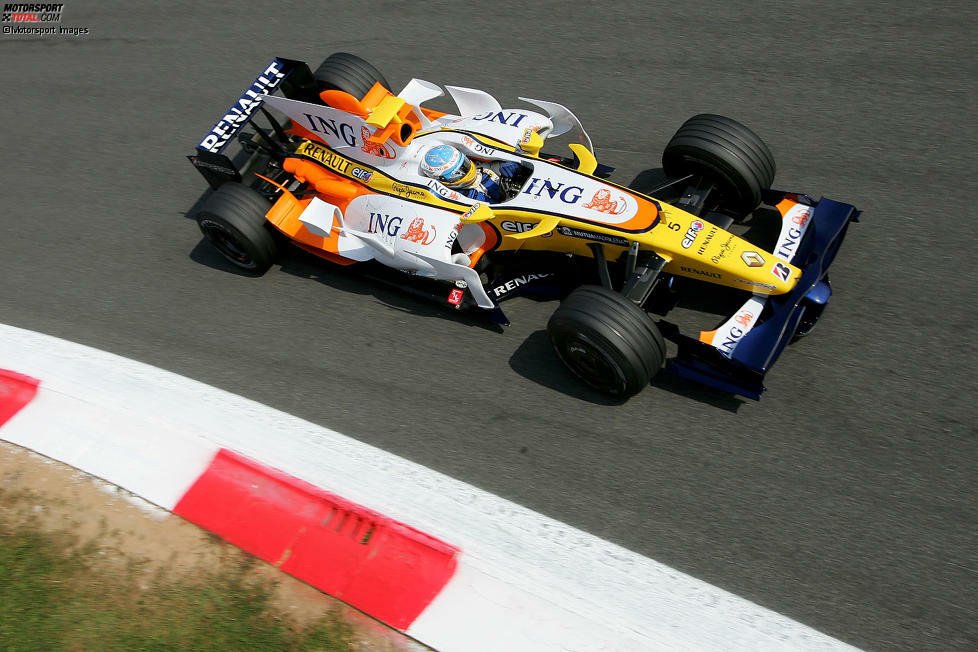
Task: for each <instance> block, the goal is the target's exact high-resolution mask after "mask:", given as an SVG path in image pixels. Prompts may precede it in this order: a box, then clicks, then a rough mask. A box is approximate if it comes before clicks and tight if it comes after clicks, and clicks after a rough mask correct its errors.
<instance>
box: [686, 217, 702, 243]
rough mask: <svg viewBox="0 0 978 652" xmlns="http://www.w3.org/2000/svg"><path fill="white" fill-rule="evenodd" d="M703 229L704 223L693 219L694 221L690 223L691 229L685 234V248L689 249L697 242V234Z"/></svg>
mask: <svg viewBox="0 0 978 652" xmlns="http://www.w3.org/2000/svg"><path fill="white" fill-rule="evenodd" d="M702 230H703V223H702V222H700V221H699V220H693V223H692V224H690V225H689V229H687V230H686V234H685V235H684V236H683V249H689V248H690V247H692V246H693V243H694V242H696V235H697V234H698V233H699V232H700V231H702Z"/></svg>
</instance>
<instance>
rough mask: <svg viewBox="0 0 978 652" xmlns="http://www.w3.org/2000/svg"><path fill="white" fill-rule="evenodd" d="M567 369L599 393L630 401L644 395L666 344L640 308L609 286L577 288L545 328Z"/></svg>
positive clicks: (659, 363)
mask: <svg viewBox="0 0 978 652" xmlns="http://www.w3.org/2000/svg"><path fill="white" fill-rule="evenodd" d="M547 333H548V334H549V335H550V341H551V343H552V344H553V347H554V350H555V351H556V352H557V355H558V357H560V359H561V361H562V362H563V363H564V365H565V366H566V367H567V368H568V369H569V370H570V371H571V372H573V373H574V374H575V375H576V376H578V377H579V378H581V380H583V381H584V382H586V383H587V384H588V385H590V386H591V387H593V388H595V389H596V390H598V391H599V392H601V393H603V394H606V395H608V396H612V397H615V398H618V399H626V398H628V397H630V396H633V395H635V394H637V393H638V392H640V391H641V390H642V389H643V388H645V386H646V385H648V384H649V382H650V381H651V379H652V376H654V375H655V373H656V372H657V371H658V370H659V368H660V367H661V366H662V363H663V361H664V359H665V354H666V347H665V341H664V340H663V339H662V334H661V333H660V332H659V329H658V327H657V326H656V325H655V324H654V323H653V322H652V320H651V319H649V317H648V315H646V314H645V311H643V310H642V309H641V308H639V307H638V306H636V305H635V304H634V303H632V302H631V301H629V300H628V299H626V298H625V297H623V296H622V295H620V294H618V293H617V292H614V291H612V290H608V289H606V288H603V287H600V286H595V285H585V286H582V287H580V288H578V289H576V290H574V291H573V292H572V293H571V294H570V295H568V297H567V298H566V299H564V301H563V302H562V303H561V304H560V307H558V308H557V310H556V311H555V312H554V314H553V316H552V317H551V318H550V321H549V323H548V324H547Z"/></svg>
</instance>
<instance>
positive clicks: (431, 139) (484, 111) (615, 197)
mask: <svg viewBox="0 0 978 652" xmlns="http://www.w3.org/2000/svg"><path fill="white" fill-rule="evenodd" d="M446 88H448V90H449V92H450V93H451V95H452V97H453V98H454V99H455V101H456V103H457V104H458V105H459V110H460V114H461V115H459V116H453V115H446V116H442V117H440V118H437V119H436V120H429V119H428V118H427V117H426V116H422V118H421V119H422V124H423V125H424V124H426V125H429V126H430V127H431V128H430V130H426V131H422V132H421V133H419V134H417V135H416V136H415V137H414V139H413V140H412V141H411V142H410V143H409V144H408V145H406V146H399V145H397V144H395V143H394V142H393V140H388V141H387V142H386V143H383V144H376V143H372V142H370V141H369V138H370V136H371V134H372V133H373V132H374V127H372V126H370V125H368V124H367V123H366V121H365V120H364V119H363V118H360V117H359V116H356V115H353V114H350V113H348V112H346V111H342V110H339V109H335V108H332V107H329V106H324V105H321V104H313V103H309V102H301V101H298V100H290V99H287V98H283V97H278V96H274V95H263V96H262V99H263V100H264V101H266V102H267V103H268V104H269V105H270V106H272V107H274V108H276V109H278V110H279V111H281V112H282V113H284V114H285V115H287V116H289V118H291V119H292V120H293V121H295V123H296V124H298V125H300V126H302V127H304V128H305V129H307V130H309V131H310V132H311V133H312V134H313V136H314V137H315V138H316V139H318V140H320V141H321V142H322V143H324V144H326V145H327V146H328V147H330V148H331V149H333V150H335V151H336V152H338V153H340V154H342V155H343V156H345V157H348V158H351V159H354V160H356V161H360V162H362V163H364V164H366V165H369V166H370V167H372V168H374V169H377V170H380V171H382V172H385V173H387V174H388V175H390V176H391V177H393V178H394V179H397V181H398V182H399V183H401V184H405V185H404V187H405V188H407V189H408V191H410V186H412V185H413V186H417V187H418V188H417V190H416V191H417V192H423V191H424V188H427V189H430V190H431V191H433V192H434V193H436V194H437V195H439V196H441V197H443V198H445V199H448V200H450V201H456V202H459V210H458V212H455V211H452V210H445V209H441V208H436V207H433V206H430V205H426V204H424V203H423V202H416V201H408V200H407V199H402V198H400V197H396V196H391V195H387V194H375V195H364V196H360V197H356V198H354V199H353V200H352V201H351V202H350V204H349V205H348V206H347V208H346V211H345V213H341V212H340V210H339V208H337V207H336V206H333V205H332V204H329V203H327V202H324V201H322V200H319V199H316V200H314V201H312V202H310V204H309V206H308V207H307V208H306V210H305V211H304V212H303V214H302V216H301V217H300V220H301V221H302V222H303V223H304V224H305V225H306V227H307V228H309V229H310V230H311V231H313V233H316V234H318V235H323V236H325V235H326V234H328V233H333V234H337V232H338V238H339V240H338V253H339V254H340V255H342V256H344V257H346V258H349V259H351V260H357V261H363V260H370V259H374V260H377V261H378V262H380V263H382V264H384V265H387V266H389V267H393V268H395V269H400V270H403V271H405V272H407V273H410V274H417V275H419V276H426V277H431V278H437V279H441V280H450V281H464V282H465V283H467V284H468V288H469V290H470V292H471V294H472V296H473V298H474V299H475V300H476V302H477V303H478V305H479V306H480V307H483V308H492V307H493V305H494V304H493V303H492V301H491V300H490V299H489V297H488V295H487V294H486V292H485V289H484V288H483V286H482V283H481V281H480V279H479V276H478V274H477V273H476V272H475V271H474V270H472V269H470V268H468V267H466V266H464V265H459V264H456V263H455V262H453V260H452V246H453V244H454V243H455V241H456V239H457V240H458V244H459V246H460V247H461V249H462V251H463V252H464V253H466V254H470V253H472V252H473V251H474V250H475V249H477V248H478V247H479V246H481V245H482V244H483V243H484V241H485V234H484V233H483V231H482V229H481V227H479V226H478V225H465V226H463V225H462V224H461V223H460V219H459V218H460V213H463V212H464V211H465V207H466V206H469V205H472V204H474V203H475V202H476V200H474V199H469V198H467V197H464V196H462V195H461V194H459V193H458V192H456V191H454V190H452V189H450V188H447V187H445V186H444V185H442V184H441V183H439V182H437V181H435V180H434V179H430V178H428V177H426V176H424V175H423V174H422V173H421V160H422V158H423V156H424V152H426V151H427V149H428V148H429V147H431V146H433V145H438V144H450V145H453V146H455V147H457V148H459V149H460V150H462V151H463V152H464V153H466V154H467V155H468V156H470V157H471V158H473V159H474V160H476V161H477V162H479V161H486V162H488V161H518V162H520V163H521V164H522V165H524V166H525V167H527V168H530V169H529V170H528V172H529V173H530V174H529V178H528V179H527V181H526V183H525V184H524V186H523V188H522V189H521V191H520V192H519V193H517V194H516V196H514V197H511V198H509V199H507V200H506V201H504V202H501V203H500V204H496V206H505V207H507V208H510V207H512V208H525V209H526V210H529V211H547V212H550V213H557V214H566V215H568V216H571V217H577V218H580V219H583V220H587V221H590V222H597V223H602V224H610V225H615V224H622V223H624V222H627V221H628V220H630V219H631V218H633V217H634V216H635V215H636V213H637V212H638V209H639V206H638V204H637V200H636V199H635V198H634V197H631V196H630V195H628V194H627V193H625V192H622V191H620V190H619V189H618V188H616V187H614V186H612V185H609V184H605V183H602V182H601V181H600V180H599V179H594V178H593V177H590V176H588V175H583V174H580V173H578V172H576V171H574V170H570V169H567V168H565V167H563V166H559V165H555V164H553V163H550V162H548V161H545V160H542V159H537V158H528V157H525V156H520V155H519V154H516V153H513V152H510V151H507V150H504V149H499V148H497V147H493V146H491V145H489V144H487V142H488V141H480V140H478V136H480V135H484V136H489V137H490V138H493V139H496V140H499V141H501V142H504V143H507V144H510V145H512V146H513V147H516V148H518V147H519V143H520V140H521V138H523V136H524V135H525V133H526V132H527V130H534V131H536V132H537V133H539V134H540V135H541V136H546V135H547V134H551V133H566V132H567V131H569V130H572V129H578V130H579V131H580V132H581V134H582V135H583V141H584V142H585V144H586V145H587V146H588V147H589V148H590V140H589V139H588V138H587V134H585V133H584V132H583V129H580V122H579V121H578V120H577V118H576V117H575V116H574V115H573V114H572V113H571V112H570V111H568V110H567V109H566V108H564V107H563V106H561V105H559V104H555V103H552V102H543V101H538V100H530V101H531V102H532V103H535V104H537V105H538V106H541V107H543V108H544V109H545V110H547V111H548V112H549V113H550V114H551V116H554V120H555V121H556V124H555V122H554V121H551V118H549V117H547V116H545V115H543V114H541V113H536V112H534V111H529V110H525V109H503V108H501V106H500V104H499V102H497V101H496V100H495V98H493V97H492V96H491V95H489V94H488V93H485V92H483V91H478V90H475V89H468V88H461V87H457V86H449V87H446ZM442 94H443V93H442V91H441V88H440V87H438V86H437V85H435V84H432V83H430V82H426V81H424V80H420V79H412V80H411V81H410V82H409V83H408V84H407V85H406V86H405V88H404V90H403V91H402V93H401V97H403V98H404V99H405V100H407V101H409V102H416V103H417V104H414V106H419V105H420V104H421V103H422V102H424V101H426V100H428V99H432V98H435V97H438V96H439V95H442ZM421 113H422V112H421V111H420V109H418V110H416V111H415V115H419V114H421ZM461 131H465V132H471V133H472V134H473V135H469V134H467V133H460V132H461ZM324 164H325V162H324ZM401 196H402V197H410V195H409V194H401ZM460 258H464V257H460Z"/></svg>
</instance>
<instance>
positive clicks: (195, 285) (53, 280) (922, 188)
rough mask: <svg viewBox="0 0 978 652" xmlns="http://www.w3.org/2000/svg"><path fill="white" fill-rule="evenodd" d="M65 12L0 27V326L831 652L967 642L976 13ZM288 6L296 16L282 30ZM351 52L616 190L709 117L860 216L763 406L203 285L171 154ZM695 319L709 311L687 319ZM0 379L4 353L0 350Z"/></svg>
mask: <svg viewBox="0 0 978 652" xmlns="http://www.w3.org/2000/svg"><path fill="white" fill-rule="evenodd" d="M282 6H284V5H279V4H278V3H260V2H237V3H232V4H227V3H223V4H221V3H199V2H174V3H165V5H163V6H159V7H156V6H152V7H151V6H149V5H148V4H147V5H145V6H142V5H138V4H135V3H128V2H126V3H123V2H97V3H96V2H80V1H70V2H66V3H65V11H64V19H63V21H62V25H64V26H87V27H89V28H90V30H91V34H90V35H88V36H85V37H73V38H69V37H34V38H26V39H25V38H14V37H10V36H2V37H0V61H2V65H0V88H2V89H3V90H2V93H3V101H2V103H0V114H2V118H3V119H2V125H3V126H2V134H3V139H2V152H3V160H2V163H0V172H2V174H0V183H2V188H3V190H2V204H0V205H2V218H0V219H2V222H0V322H4V323H8V324H12V325H15V326H20V327H23V328H29V329H33V330H37V331H41V332H44V333H49V334H52V335H56V336H59V337H63V338H66V339H70V340H74V341H77V342H81V343H83V344H88V345H91V346H95V347H98V348H101V349H105V350H108V351H112V352H114V353H118V354H120V355H123V356H127V357H130V358H134V359H137V360H140V361H143V362H147V363H150V364H153V365H157V366H160V367H163V368H165V369H168V370H171V371H174V372H177V373H180V374H184V375H186V376H190V377H192V378H195V379H198V380H201V381H204V382H207V383H210V384H213V385H216V386H218V387H221V388H224V389H227V390H229V391H232V392H235V393H238V394H242V395H244V396H248V397H250V398H253V399H256V400H258V401H261V402H264V403H267V404H269V405H272V406H274V407H277V408H280V409H283V410H286V411H288V412H292V413H294V414H297V415H299V416H302V417H305V418H307V419H310V420H312V421H314V422H317V423H319V424H322V425H326V426H329V427H332V428H335V429H337V430H339V431H341V432H343V433H346V434H349V435H351V436H354V437H356V438H358V439H360V440H362V441H365V442H368V443H370V444H373V445H376V446H378V447H380V448H383V449H386V450H388V451H391V452H393V453H396V454H399V455H402V456H404V457H407V458H409V459H412V460H414V461H416V462H419V463H421V464H425V465H427V466H430V467H432V468H434V469H437V470H439V471H442V472H444V473H447V474H449V475H452V476H454V477H457V478H460V479H462V480H465V481H467V482H470V483H472V484H475V485H478V486H479V487H482V488H484V489H486V490H489V491H492V492H494V493H497V494H499V495H501V496H504V497H506V498H510V499H512V500H514V501H516V502H518V503H521V504H523V505H526V506H528V507H530V508H533V509H536V510H538V511H540V512H543V513H544V514H547V515H549V516H552V517H554V518H557V519H560V520H563V521H566V522H568V523H570V524H573V525H575V526H578V527H580V528H582V529H584V530H587V531H589V532H592V533H594V534H596V535H599V536H601V537H604V538H607V539H609V540H611V541H614V542H616V543H619V544H621V545H623V546H626V547H628V548H630V549H632V550H635V551H637V552H639V553H642V554H644V555H647V556H650V557H652V558H654V559H657V560H659V561H661V562H664V563H666V564H669V565H671V566H674V567H675V568H677V569H680V570H682V571H684V572H686V573H689V574H691V575H693V576H695V577H698V578H701V579H704V580H706V581H708V582H711V583H713V584H716V585H719V586H721V587H723V588H725V589H728V590H730V591H733V592H735V593H737V594H739V595H742V596H744V597H746V598H748V599H750V600H753V601H755V602H757V603H759V604H762V605H764V606H766V607H769V608H772V609H774V610H776V611H779V612H782V613H784V614H787V615H788V616H790V617H792V618H795V619H797V620H799V621H801V622H804V623H806V624H808V625H811V626H813V627H815V628H817V629H820V630H822V631H824V632H827V633H829V634H831V635H833V636H836V637H838V638H840V639H842V640H844V641H846V642H849V643H852V644H854V645H857V646H860V647H865V648H869V649H876V650H948V649H961V650H964V649H976V648H978V618H976V609H978V508H976V493H978V492H976V480H978V471H976V460H978V430H976V423H978V418H976V416H978V411H976V407H975V403H976V400H978V391H976V389H978V388H976V382H975V376H976V374H975V365H976V361H978V356H976V353H975V346H974V341H975V339H976V336H978V334H976V330H975V324H976V322H978V315H976V308H975V306H976V299H978V296H976V291H975V290H976V278H978V274H976V272H975V267H974V263H975V249H976V244H975V236H974V232H975V227H974V225H975V210H974V201H975V197H976V196H978V188H976V183H975V173H976V171H978V169H976V168H978V166H976V158H975V155H974V153H975V151H976V148H978V143H976V135H975V134H976V127H978V124H976V120H975V108H974V107H975V105H976V104H978V97H976V85H978V72H976V70H978V68H976V61H975V55H974V27H975V25H976V23H978V10H976V9H975V6H974V4H973V3H966V2H951V3H944V4H941V3H935V4H927V3H921V4H918V3H909V2H901V3H890V2H875V1H873V2H871V1H867V2H846V3H838V4H836V3H832V2H829V3H825V2H810V3H797V4H790V5H789V4H785V3H782V2H755V3H751V5H750V7H751V8H750V9H744V8H737V7H735V5H734V4H733V3H731V4H729V5H726V4H721V3H712V2H703V1H702V0H695V1H691V2H684V3H672V4H652V3H649V4H646V3H641V2H632V3H617V4H616V3H592V2H588V3H564V2H531V3H528V4H527V5H526V6H523V5H522V4H519V3H505V2H504V3H485V4H479V5H478V6H474V7H473V6H472V5H469V4H464V5H463V3H441V2H426V3H397V2H368V3H347V2H343V3H333V2H316V3H309V4H305V3H296V4H295V6H292V7H290V8H289V10H288V12H286V11H284V10H283V9H281V8H280V7H282ZM300 16H304V17H303V18H301V19H300V18H299V17H300ZM334 51H350V52H355V53H357V54H360V55H361V56H363V57H365V58H367V59H368V60H370V61H371V62H372V63H373V64H374V65H376V66H377V67H378V68H379V69H381V70H382V71H384V72H385V74H386V76H387V77H388V78H389V79H390V80H391V82H392V83H393V84H394V85H395V86H398V87H399V86H400V85H401V84H403V83H404V82H406V81H407V80H408V79H410V77H412V76H417V77H421V78H425V79H429V80H431V81H435V82H439V83H449V84H459V85H469V86H474V87H477V88H484V89H486V90H489V91H491V92H493V93H494V94H495V95H496V96H497V97H499V98H500V99H501V101H502V102H503V104H504V106H505V105H510V106H516V105H517V104H518V102H517V100H516V97H517V96H518V95H528V96H530V97H538V98H542V99H552V100H554V101H558V102H561V103H563V104H565V105H567V106H569V107H571V108H572V109H573V110H574V111H576V112H577V114H578V115H579V116H580V118H581V120H582V121H583V123H584V125H585V126H586V127H587V128H588V130H589V132H590V135H591V138H592V139H593V141H594V143H595V146H596V148H597V154H598V159H599V160H600V161H603V162H606V163H608V164H611V165H616V166H617V167H618V172H617V173H616V176H615V177H614V179H615V180H617V181H620V182H624V183H628V182H629V181H631V180H632V179H633V178H634V177H635V176H636V175H637V174H638V173H640V172H641V171H643V170H645V169H647V168H653V167H656V166H657V165H658V159H659V153H660V152H661V149H662V147H663V146H664V144H665V143H666V141H667V140H668V138H669V137H670V136H671V135H672V133H673V132H674V131H675V129H676V128H677V127H678V126H679V125H680V124H681V123H682V121H683V120H685V119H686V118H687V117H689V116H691V115H693V114H695V113H701V112H715V113H722V114H726V115H729V116H731V117H733V118H736V119H737V120H740V121H741V122H743V123H745V124H747V125H749V126H750V127H751V128H752V129H754V130H755V131H757V132H758V133H759V134H761V135H762V137H763V138H764V139H765V140H766V141H767V143H768V144H769V145H770V147H771V149H772V150H773V151H774V153H775V156H776V158H777V160H778V166H779V167H778V176H777V179H776V184H775V185H776V186H778V187H780V188H783V189H787V190H797V191H803V192H808V193H810V194H814V195H816V196H817V195H818V194H824V195H825V196H828V197H832V198H834V199H839V200H841V201H846V202H851V203H853V204H855V205H856V206H858V207H859V208H861V209H863V210H864V211H865V213H864V219H863V222H862V224H860V225H855V226H854V227H853V228H852V229H850V232H849V233H850V235H849V238H848V240H847V242H846V245H845V246H844V247H843V249H842V251H841V253H840V255H839V257H838V260H837V262H836V264H835V267H834V271H833V274H832V281H833V286H834V288H835V292H836V294H835V297H834V298H833V300H832V304H831V306H830V307H829V310H828V311H827V313H826V316H825V319H824V320H823V321H822V323H821V324H820V325H819V327H818V328H817V329H816V331H815V333H814V334H813V335H812V336H810V337H809V338H807V339H806V340H803V341H802V342H799V343H798V344H796V345H794V346H792V347H790V348H789V349H788V350H787V351H786V353H785V354H784V355H783V357H782V358H781V360H780V361H779V362H778V364H777V365H776V366H775V368H774V370H773V371H772V372H771V373H770V374H769V376H768V383H767V384H768V387H769V388H770V389H769V392H768V393H767V395H765V397H764V398H763V400H762V401H761V402H760V403H754V402H750V401H746V402H745V401H741V400H739V399H732V398H729V397H727V396H725V395H723V394H720V393H717V392H713V391H710V390H704V389H700V388H698V387H696V386H694V385H691V384H688V383H685V382H681V381H678V380H673V379H670V378H667V377H662V376H660V377H659V378H657V379H656V380H655V382H654V384H653V386H652V387H650V388H649V389H647V390H646V391H644V392H643V393H641V394H640V395H639V396H638V397H636V398H634V399H632V400H631V401H629V402H628V403H627V404H625V405H613V404H609V403H608V402H607V401H604V400H603V399H602V398H601V397H599V396H597V395H595V394H592V393H590V392H589V391H587V390H584V389H582V388H581V387H579V385H578V384H577V382H576V381H574V380H573V379H571V378H569V377H568V376H567V375H566V374H565V372H564V371H563V369H562V368H561V367H560V365H559V363H558V362H557V361H556V359H555V358H554V357H553V355H552V354H551V352H550V350H549V347H548V344H547V342H546V337H545V333H544V331H543V329H544V327H545V324H546V320H547V318H548V316H549V314H550V313H551V312H552V310H553V308H554V307H555V305H554V304H552V303H535V302H532V301H529V300H525V299H515V300H513V301H512V302H510V303H507V304H505V308H506V309H507V313H508V314H509V316H510V318H511V319H512V321H513V325H512V326H511V327H510V328H508V329H506V330H505V331H503V332H496V331H494V330H492V329H490V328H486V327H484V326H482V325H481V324H480V322H477V321H472V320H468V319H465V318H456V317H454V316H452V315H450V314H446V313H445V312H443V311H441V310H440V309H438V308H437V307H434V306H430V305H428V304H425V303H422V302H420V301H418V300H416V299H414V298H411V297H409V296H406V295H403V294H401V293H399V292H396V291H394V290H392V289H388V288H386V287H384V286H381V285H378V284H376V283H374V282H371V281H367V280H364V279H362V278H360V277H358V276H357V275H356V274H351V273H347V272H344V271H342V270H338V269H335V268H331V267H328V266H325V265H321V264H319V263H318V262H316V260H314V259H312V258H310V257H309V256H307V255H305V254H300V253H295V254H290V255H288V256H286V257H285V258H284V259H283V261H282V264H281V267H279V266H276V267H274V268H273V269H272V271H271V272H269V273H268V274H267V275H266V276H265V277H263V278H250V277H246V276H241V275H238V274H235V273H233V272H231V271H230V270H229V269H228V265H226V264H225V263H224V262H223V261H222V259H221V258H220V257H219V256H218V255H217V254H216V253H215V252H213V251H212V250H211V249H210V248H208V247H207V246H206V245H205V244H203V243H201V236H200V233H199V231H198V230H197V226H196V224H195V223H194V222H193V221H192V220H190V219H188V218H187V217H186V213H187V211H189V210H190V209H191V207H192V206H193V205H194V203H195V201H197V200H198V199H199V198H200V197H201V195H202V193H203V191H204V190H205V184H204V182H203V180H202V179H201V178H200V176H199V175H198V173H197V172H196V171H195V170H194V169H193V168H192V167H191V165H190V164H189V163H188V162H187V161H186V159H185V158H184V157H185V155H186V154H189V153H191V151H192V149H193V146H194V145H195V144H196V143H197V142H198V140H199V139H200V138H201V137H202V136H203V134H205V133H206V132H207V130H208V129H209V128H210V126H211V125H212V124H213V122H214V121H215V120H216V119H217V118H218V117H219V116H220V115H221V112H222V111H223V110H224V109H225V108H226V107H227V105H228V104H230V103H231V101H233V100H234V98H235V97H237V95H238V94H239V93H240V92H241V91H242V90H243V89H244V88H245V86H247V84H248V83H249V82H250V81H251V80H252V79H253V78H254V76H255V74H256V72H257V71H258V70H259V69H260V68H261V67H262V66H263V65H264V64H266V63H267V61H268V60H269V59H270V57H271V56H274V55H281V56H288V57H293V58H299V59H305V60H308V61H311V62H313V63H318V61H320V60H321V59H322V58H323V57H325V56H326V55H327V54H329V53H331V52H334ZM702 319H703V321H702V322H701V325H702V326H704V327H705V328H711V327H712V326H713V325H714V324H715V322H716V320H715V318H713V317H712V316H710V315H706V316H703V317H702ZM0 366H2V361H0Z"/></svg>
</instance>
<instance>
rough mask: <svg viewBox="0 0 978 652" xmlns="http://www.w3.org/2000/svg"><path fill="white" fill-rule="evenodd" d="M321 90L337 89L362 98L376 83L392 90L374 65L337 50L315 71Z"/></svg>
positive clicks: (359, 98) (317, 87) (318, 86)
mask: <svg viewBox="0 0 978 652" xmlns="http://www.w3.org/2000/svg"><path fill="white" fill-rule="evenodd" d="M313 77H314V78H315V79H316V89H317V90H318V91H319V92H322V91H327V90H337V91H343V92H345V93H349V94H350V95H352V96H353V97H355V98H357V99H358V100H362V99H363V96H364V95H366V94H367V91H369V90H370V89H371V88H372V87H373V85H374V83H376V82H380V85H381V86H383V87H384V88H386V89H388V90H390V87H391V86H390V83H389V82H388V81H387V79H386V78H385V77H384V75H382V74H381V73H380V71H379V70H377V69H376V68H374V67H373V66H372V65H370V64H369V63H367V62H366V61H364V60H363V59H361V58H360V57H358V56H356V55H355V54H349V53H347V52H337V53H335V54H331V55H329V56H328V57H326V60H325V61H323V62H322V63H321V64H319V67H318V68H316V71H315V72H314V73H313Z"/></svg>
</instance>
